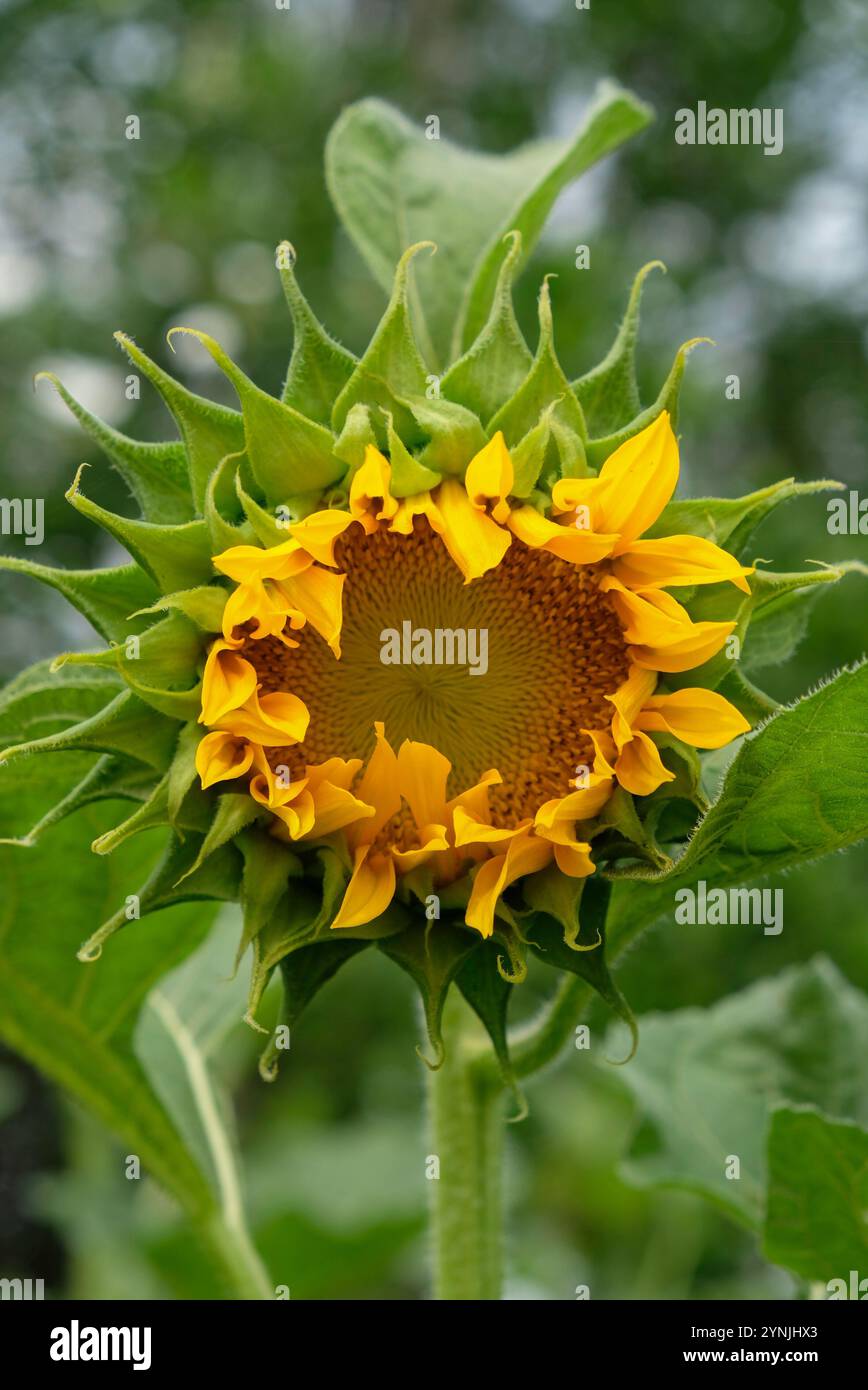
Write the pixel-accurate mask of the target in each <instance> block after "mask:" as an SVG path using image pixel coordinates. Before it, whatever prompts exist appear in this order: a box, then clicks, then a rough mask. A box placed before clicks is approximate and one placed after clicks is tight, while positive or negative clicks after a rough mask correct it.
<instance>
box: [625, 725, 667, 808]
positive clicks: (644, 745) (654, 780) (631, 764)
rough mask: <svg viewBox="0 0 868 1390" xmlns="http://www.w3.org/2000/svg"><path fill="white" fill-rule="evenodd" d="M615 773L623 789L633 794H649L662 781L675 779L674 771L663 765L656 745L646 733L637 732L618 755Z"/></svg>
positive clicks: (660, 784)
mask: <svg viewBox="0 0 868 1390" xmlns="http://www.w3.org/2000/svg"><path fill="white" fill-rule="evenodd" d="M615 775H616V776H617V778H618V781H619V782H620V783H621V786H622V787H623V788H624V789H625V791H628V792H632V794H633V795H634V796H650V795H651V793H652V792H655V791H656V790H657V788H658V787H659V786H662V784H663V783H664V782H674V780H675V773H674V772H670V771H669V769H668V768H666V767H664V766H663V763H662V761H661V759H660V752H659V750H658V748H657V745H656V744H655V743H654V742H653V741H652V740H651V739H650V738H649V737H648V735H647V734H643V733H639V732H636V733H635V734H634V736H633V738H632V739H631V740H630V742H629V743H626V744H625V745H624V747H623V748H622V750H621V752H620V754H619V755H618V761H617V762H616V764H615Z"/></svg>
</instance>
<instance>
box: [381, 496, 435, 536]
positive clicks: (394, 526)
mask: <svg viewBox="0 0 868 1390" xmlns="http://www.w3.org/2000/svg"><path fill="white" fill-rule="evenodd" d="M436 511H437V509H436V507H435V505H434V503H433V502H432V500H431V494H430V492H414V493H413V495H412V496H411V497H402V498H401V500H400V501H399V503H398V510H397V511H396V512H395V515H394V516H393V517H392V520H391V521H390V523H389V530H390V531H395V532H396V533H397V534H398V535H399V536H412V534H413V522H414V521H415V519H416V517H417V516H426V517H428V519H429V521H431V517H432V515H435V514H436ZM431 524H432V526H433V529H434V530H436V531H438V534H439V530H438V527H437V526H434V525H433V522H432V523H431ZM440 525H441V526H442V522H440Z"/></svg>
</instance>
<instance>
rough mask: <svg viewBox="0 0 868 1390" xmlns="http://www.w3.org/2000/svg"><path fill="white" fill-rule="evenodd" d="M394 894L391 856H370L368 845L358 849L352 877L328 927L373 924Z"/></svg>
mask: <svg viewBox="0 0 868 1390" xmlns="http://www.w3.org/2000/svg"><path fill="white" fill-rule="evenodd" d="M369 856H370V857H369ZM394 894H395V865H394V864H393V862H392V858H391V856H390V855H385V854H380V855H372V854H371V847H370V845H361V846H359V848H358V849H357V850H356V853H355V867H354V869H353V876H352V878H351V879H350V881H349V884H348V886H347V891H346V893H345V894H344V900H343V902H342V903H341V905H340V909H339V911H338V915H337V917H335V920H334V921H333V922H332V927H333V928H339V927H361V926H364V924H365V923H366V922H373V920H374V918H375V917H379V916H380V913H381V912H385V910H386V908H387V907H388V906H389V903H390V902H391V901H392V898H393V897H394Z"/></svg>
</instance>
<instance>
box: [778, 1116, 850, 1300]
mask: <svg viewBox="0 0 868 1390" xmlns="http://www.w3.org/2000/svg"><path fill="white" fill-rule="evenodd" d="M768 1167H769V1176H768V1189H769V1190H768V1211H767V1213H766V1222H765V1231H764V1238H763V1245H764V1251H765V1255H766V1258H767V1259H769V1260H773V1261H774V1263H775V1264H779V1265H786V1267H787V1268H788V1269H791V1270H793V1271H794V1273H796V1274H799V1275H801V1277H802V1278H803V1279H811V1280H823V1281H824V1282H827V1283H831V1281H833V1280H836V1281H839V1283H838V1285H837V1287H836V1288H830V1289H829V1292H830V1294H832V1296H833V1297H837V1298H850V1297H853V1296H854V1295H855V1297H857V1298H863V1297H864V1296H865V1293H864V1290H865V1289H868V1284H864V1285H863V1286H862V1291H860V1290H859V1288H858V1285H859V1283H860V1282H861V1278H862V1277H863V1276H864V1275H865V1270H866V1269H868V1218H866V1213H868V1130H865V1129H862V1128H860V1127H859V1126H858V1125H853V1124H845V1123H841V1122H836V1121H833V1120H829V1119H826V1117H825V1116H824V1115H821V1114H819V1113H818V1111H817V1110H814V1109H809V1108H807V1107H803V1108H800V1109H794V1108H790V1107H786V1106H781V1107H780V1108H779V1109H778V1110H775V1112H774V1114H773V1115H772V1123H771V1132H770V1134H769V1143H768ZM851 1270H855V1271H856V1285H857V1287H856V1289H855V1291H854V1290H853V1288H852V1285H851V1279H850V1271H851Z"/></svg>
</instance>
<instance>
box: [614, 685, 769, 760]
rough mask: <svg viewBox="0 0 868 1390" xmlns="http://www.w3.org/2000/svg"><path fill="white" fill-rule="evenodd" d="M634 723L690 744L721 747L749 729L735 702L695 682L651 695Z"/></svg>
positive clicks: (639, 726)
mask: <svg viewBox="0 0 868 1390" xmlns="http://www.w3.org/2000/svg"><path fill="white" fill-rule="evenodd" d="M636 727H637V728H638V729H645V730H647V731H648V732H649V733H668V734H673V735H674V736H675V738H680V739H681V740H682V742H684V743H691V744H693V746H694V748H722V747H723V745H724V744H725V743H731V742H732V740H733V739H734V738H737V737H738V735H739V734H746V733H748V732H749V731H750V724H749V723H748V722H747V720H746V719H745V717H744V715H743V714H741V712H740V711H739V710H737V709H736V708H735V705H732V704H730V702H729V700H725V699H724V697H723V696H722V695H718V693H717V691H715V690H703V689H702V688H701V687H698V686H696V687H688V688H685V689H684V690H676V691H675V692H674V694H672V695H654V696H652V698H651V699H650V700H648V701H647V703H646V705H645V708H644V709H643V710H642V711H641V713H640V715H639V717H638V719H637V721H636Z"/></svg>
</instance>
